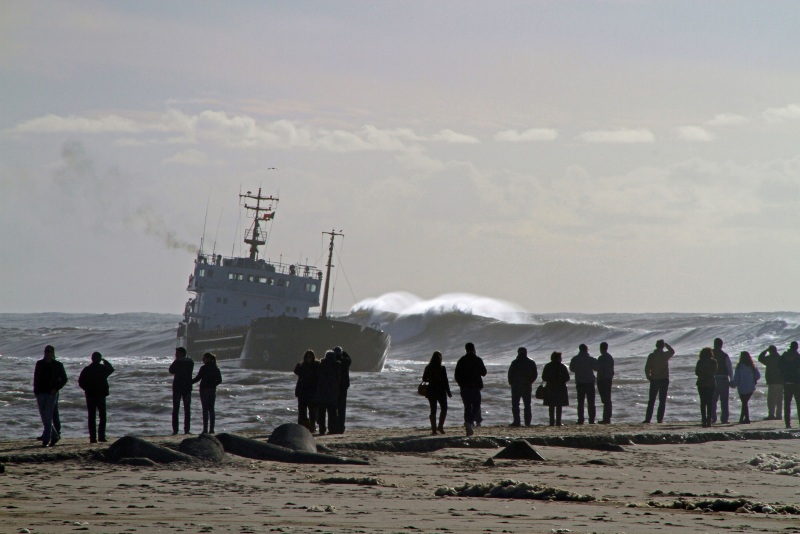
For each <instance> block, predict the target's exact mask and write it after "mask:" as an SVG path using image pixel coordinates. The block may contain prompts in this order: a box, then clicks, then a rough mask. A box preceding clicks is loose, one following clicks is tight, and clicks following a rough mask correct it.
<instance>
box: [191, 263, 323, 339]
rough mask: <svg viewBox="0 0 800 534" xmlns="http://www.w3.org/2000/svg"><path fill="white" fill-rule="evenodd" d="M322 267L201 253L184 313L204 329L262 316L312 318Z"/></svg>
mask: <svg viewBox="0 0 800 534" xmlns="http://www.w3.org/2000/svg"><path fill="white" fill-rule="evenodd" d="M321 282H322V271H320V270H319V269H317V268H316V267H312V266H310V265H301V264H285V263H281V262H277V263H276V262H270V261H266V260H264V259H256V258H250V257H223V256H222V255H213V254H204V253H202V252H201V253H199V254H198V255H197V258H196V259H195V265H194V273H193V274H192V275H191V276H190V277H189V284H188V287H187V288H186V289H187V290H188V291H190V292H192V293H195V295H196V297H195V298H194V299H191V300H189V302H187V304H186V309H185V312H184V320H185V322H186V323H187V324H192V323H193V324H195V325H196V326H197V327H199V328H200V329H202V330H211V329H224V328H229V327H238V326H245V325H249V324H250V322H251V321H252V320H253V319H256V318H258V317H270V316H287V317H307V316H308V313H309V309H310V308H312V307H316V306H319V296H320V286H321Z"/></svg>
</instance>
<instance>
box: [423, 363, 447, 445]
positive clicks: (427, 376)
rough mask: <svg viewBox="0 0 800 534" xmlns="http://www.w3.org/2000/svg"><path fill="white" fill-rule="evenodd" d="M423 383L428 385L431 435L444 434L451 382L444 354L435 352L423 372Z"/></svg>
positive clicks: (427, 396)
mask: <svg viewBox="0 0 800 534" xmlns="http://www.w3.org/2000/svg"><path fill="white" fill-rule="evenodd" d="M422 381H423V382H427V383H428V394H427V395H425V397H426V398H427V399H428V404H429V405H430V407H431V412H430V415H429V416H428V418H429V419H430V421H431V434H434V435H435V434H436V433H437V432H438V433H439V434H444V420H445V418H447V398H448V397H452V396H453V394H452V393H450V381H449V380H448V379H447V369H445V367H444V365H442V353H441V352H439V351H438V350H437V351H434V352H433V355H432V356H431V360H430V362H428V365H426V366H425V370H424V371H423V372H422ZM437 404H438V405H439V408H440V410H439V426H436V406H437Z"/></svg>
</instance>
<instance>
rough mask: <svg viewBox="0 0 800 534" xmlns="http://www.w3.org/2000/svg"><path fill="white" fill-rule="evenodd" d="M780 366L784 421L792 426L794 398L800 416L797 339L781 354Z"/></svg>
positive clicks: (799, 362) (799, 370) (799, 356)
mask: <svg viewBox="0 0 800 534" xmlns="http://www.w3.org/2000/svg"><path fill="white" fill-rule="evenodd" d="M780 367H781V375H782V376H783V422H784V423H786V428H791V427H792V399H794V403H795V407H796V408H797V415H798V417H800V354H798V352H797V341H792V343H791V345H789V350H787V351H786V352H784V353H783V354H782V355H781V360H780Z"/></svg>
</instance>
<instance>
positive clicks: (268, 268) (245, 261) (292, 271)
mask: <svg viewBox="0 0 800 534" xmlns="http://www.w3.org/2000/svg"><path fill="white" fill-rule="evenodd" d="M196 262H197V263H203V264H206V265H210V266H222V267H235V268H240V269H253V270H257V271H262V272H269V273H278V274H284V275H289V276H300V277H303V278H316V279H321V278H322V271H321V270H320V269H318V268H316V267H313V266H311V265H302V264H296V263H291V264H290V263H282V262H272V261H267V260H264V259H257V260H252V259H250V258H237V257H223V256H222V255H214V254H203V253H200V254H198V255H197V260H196Z"/></svg>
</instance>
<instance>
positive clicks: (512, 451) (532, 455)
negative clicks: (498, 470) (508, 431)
mask: <svg viewBox="0 0 800 534" xmlns="http://www.w3.org/2000/svg"><path fill="white" fill-rule="evenodd" d="M494 458H495V459H498V460H534V461H537V462H543V461H544V458H543V457H542V455H541V454H539V452H538V451H537V450H536V449H534V448H533V446H532V445H531V444H530V443H528V442H527V441H525V440H524V439H516V440H514V441H512V442H511V444H510V445H509V446H508V447H506V448H505V449H503V450H502V451H500V452H498V453H497V454H495V455H494Z"/></svg>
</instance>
